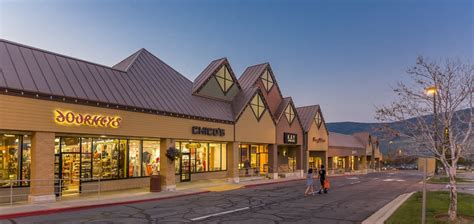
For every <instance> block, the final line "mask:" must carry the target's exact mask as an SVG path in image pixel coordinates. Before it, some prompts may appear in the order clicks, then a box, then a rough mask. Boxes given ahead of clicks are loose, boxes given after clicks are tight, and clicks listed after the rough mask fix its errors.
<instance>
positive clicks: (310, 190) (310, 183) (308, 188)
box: [304, 168, 314, 196]
mask: <svg viewBox="0 0 474 224" xmlns="http://www.w3.org/2000/svg"><path fill="white" fill-rule="evenodd" d="M308 194H314V189H313V169H311V168H309V169H308V174H307V175H306V191H305V192H304V196H308Z"/></svg>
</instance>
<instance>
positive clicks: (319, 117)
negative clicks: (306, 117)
mask: <svg viewBox="0 0 474 224" xmlns="http://www.w3.org/2000/svg"><path fill="white" fill-rule="evenodd" d="M314 121H315V122H316V126H318V128H320V127H321V124H322V122H323V119H322V118H321V113H319V112H318V113H317V114H316V116H315V117H314Z"/></svg>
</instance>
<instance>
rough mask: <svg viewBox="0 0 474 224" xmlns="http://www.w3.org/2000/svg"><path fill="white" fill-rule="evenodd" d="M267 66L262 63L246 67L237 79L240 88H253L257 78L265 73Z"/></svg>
mask: <svg viewBox="0 0 474 224" xmlns="http://www.w3.org/2000/svg"><path fill="white" fill-rule="evenodd" d="M268 65H269V64H268V63H263V64H258V65H252V66H249V67H247V68H246V69H245V71H244V72H243V73H242V75H241V76H240V77H239V83H240V86H241V87H242V88H244V89H246V88H250V87H252V86H254V85H255V83H256V82H257V80H258V78H259V77H260V75H261V74H262V73H263V71H265V69H266V68H267V66H268Z"/></svg>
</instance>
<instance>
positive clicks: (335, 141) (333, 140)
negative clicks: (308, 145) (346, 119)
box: [329, 132, 365, 149]
mask: <svg viewBox="0 0 474 224" xmlns="http://www.w3.org/2000/svg"><path fill="white" fill-rule="evenodd" d="M329 147H343V148H359V149H365V146H364V145H362V144H361V143H360V142H359V141H358V140H357V139H356V138H355V137H354V136H352V135H345V134H340V133H336V132H329Z"/></svg>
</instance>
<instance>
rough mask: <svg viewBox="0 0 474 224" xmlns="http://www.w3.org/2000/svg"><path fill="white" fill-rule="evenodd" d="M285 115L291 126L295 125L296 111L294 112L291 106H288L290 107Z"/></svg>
mask: <svg viewBox="0 0 474 224" xmlns="http://www.w3.org/2000/svg"><path fill="white" fill-rule="evenodd" d="M285 115H286V119H288V122H289V123H290V124H291V123H293V120H294V119H295V111H294V110H293V107H292V106H291V104H288V106H287V107H286V110H285Z"/></svg>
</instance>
